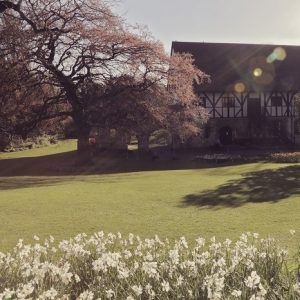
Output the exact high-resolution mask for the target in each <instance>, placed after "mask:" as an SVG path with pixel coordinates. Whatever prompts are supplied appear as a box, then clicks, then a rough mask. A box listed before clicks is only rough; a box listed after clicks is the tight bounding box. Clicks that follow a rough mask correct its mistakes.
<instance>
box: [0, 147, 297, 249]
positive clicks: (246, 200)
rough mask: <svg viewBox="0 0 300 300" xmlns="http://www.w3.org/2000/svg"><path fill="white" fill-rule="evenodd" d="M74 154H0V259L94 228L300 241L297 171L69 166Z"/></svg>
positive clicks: (197, 165) (140, 162)
mask: <svg viewBox="0 0 300 300" xmlns="http://www.w3.org/2000/svg"><path fill="white" fill-rule="evenodd" d="M74 149H75V141H68V142H63V143H60V144H59V145H54V146H50V147H47V148H40V149H32V150H27V151H22V152H16V153H2V154H0V220H1V226H0V251H1V250H8V249H11V247H13V245H15V243H16V241H17V239H18V238H24V239H25V241H27V242H31V241H32V237H33V235H34V234H36V235H38V236H40V237H46V236H48V235H50V234H52V235H53V236H54V237H55V238H56V239H58V240H60V239H64V238H69V237H70V236H73V235H75V234H77V233H79V232H86V233H89V234H90V233H93V232H95V231H99V230H104V231H106V232H110V231H112V232H118V231H120V232H122V233H124V234H127V233H129V232H132V233H135V234H140V235H141V236H142V237H149V236H153V235H154V234H159V235H160V236H162V237H169V238H171V239H173V238H178V237H180V236H183V235H184V236H186V237H187V238H188V239H190V240H192V239H194V238H196V237H197V236H204V237H211V236H213V235H215V236H216V237H218V238H222V239H224V238H226V237H229V238H233V239H235V238H237V237H238V236H239V235H240V234H241V233H242V232H245V231H252V232H259V233H260V234H262V235H268V234H270V235H272V236H274V237H276V238H279V239H280V240H281V241H282V243H283V244H285V245H288V246H289V247H291V248H295V247H296V246H297V245H296V244H295V242H292V239H291V238H290V237H289V234H288V231H289V230H290V229H296V230H298V234H299V235H300V218H299V214H300V191H299V187H300V184H299V174H300V164H274V163H268V162H263V161H258V162H252V163H240V164H236V163H235V164H232V165H229V164H228V165H223V164H218V165H211V164H203V163H201V162H197V161H193V160H189V161H182V160H179V161H169V162H161V161H159V159H157V160H151V158H147V159H146V158H143V157H142V158H141V157H138V156H137V155H136V154H135V155H133V154H132V153H131V152H130V153H129V154H120V155H119V158H116V157H115V156H112V155H109V154H107V153H102V154H100V155H99V156H98V157H95V159H94V161H95V163H94V164H93V165H92V166H82V167H81V168H77V167H75V166H74V159H75V152H74ZM294 240H295V239H294Z"/></svg>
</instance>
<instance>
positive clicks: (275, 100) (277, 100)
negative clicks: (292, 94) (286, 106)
mask: <svg viewBox="0 0 300 300" xmlns="http://www.w3.org/2000/svg"><path fill="white" fill-rule="evenodd" d="M271 105H272V106H282V97H281V96H272V97H271Z"/></svg>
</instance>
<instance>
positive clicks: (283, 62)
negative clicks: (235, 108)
mask: <svg viewBox="0 0 300 300" xmlns="http://www.w3.org/2000/svg"><path fill="white" fill-rule="evenodd" d="M174 52H175V53H183V52H184V53H191V54H192V55H193V57H194V59H195V63H196V65H197V66H198V67H199V68H200V69H201V70H202V71H204V72H205V73H207V74H208V75H210V76H211V80H212V82H211V83H210V84H204V85H201V86H200V87H199V88H200V89H201V90H206V91H220V92H221V91H229V90H234V89H236V88H238V89H240V88H243V87H244V88H245V90H246V91H247V90H248V91H250V90H252V91H256V90H258V91H300V46H285V45H259V44H229V43H228V44H227V43H191V42H173V43H172V54H173V53H174ZM237 84H239V85H237Z"/></svg>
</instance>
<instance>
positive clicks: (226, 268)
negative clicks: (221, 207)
mask: <svg viewBox="0 0 300 300" xmlns="http://www.w3.org/2000/svg"><path fill="white" fill-rule="evenodd" d="M35 239H36V240H37V241H36V244H34V245H24V244H23V241H22V240H19V242H18V244H17V246H16V247H15V248H14V249H13V251H12V252H11V253H7V254H4V253H0V299H25V298H34V299H57V298H59V299H99V298H101V299H128V300H129V299H179V298H181V299H300V298H299V297H300V284H299V282H297V275H296V268H295V267H294V269H293V268H292V269H289V268H288V265H290V266H296V265H297V264H296V262H295V261H294V262H291V261H289V260H290V259H289V258H288V256H287V251H286V250H284V249H281V248H280V247H278V245H277V243H276V241H275V240H274V239H272V238H267V239H259V238H258V234H255V233H254V234H251V233H247V234H243V235H242V236H241V237H240V239H239V240H238V241H237V242H236V243H233V242H231V241H230V240H228V239H227V240H225V241H224V242H217V241H216V240H215V238H212V239H211V240H210V241H209V242H208V243H207V242H206V241H205V240H204V239H203V238H198V239H197V240H196V242H195V245H194V246H193V247H191V246H189V245H188V243H187V241H186V240H185V238H183V237H182V238H181V239H179V240H177V241H175V242H174V243H171V242H169V241H168V240H167V239H166V240H164V241H162V240H160V239H159V237H157V236H155V238H153V239H145V240H141V239H140V238H139V237H138V236H134V235H132V234H130V235H129V236H128V237H126V238H122V236H121V234H120V233H118V234H117V235H114V234H111V233H109V234H107V235H106V234H104V233H103V232H99V233H96V234H94V235H92V236H90V237H88V236H87V235H86V234H79V235H77V236H76V237H75V238H73V239H70V240H68V241H67V240H65V241H62V242H61V243H59V245H58V246H55V244H54V239H53V237H50V238H49V239H46V240H45V241H44V242H43V243H39V242H38V240H39V238H38V237H35ZM296 259H299V254H298V257H297V258H296Z"/></svg>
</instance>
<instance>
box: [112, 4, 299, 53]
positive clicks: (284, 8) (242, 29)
mask: <svg viewBox="0 0 300 300" xmlns="http://www.w3.org/2000/svg"><path fill="white" fill-rule="evenodd" d="M116 9H117V11H118V13H119V14H121V15H122V16H124V17H125V18H126V19H127V22H128V23H130V24H133V25H134V24H140V25H146V26H147V27H148V29H149V30H150V31H151V32H152V34H153V35H154V37H155V38H156V39H159V40H160V41H162V42H163V44H164V46H165V49H166V50H167V51H170V48H171V42H172V41H187V42H203V41H204V42H216V43H221V42H225V43H262V44H281V45H300V0H121V1H120V2H119V4H118V7H117V8H116Z"/></svg>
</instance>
